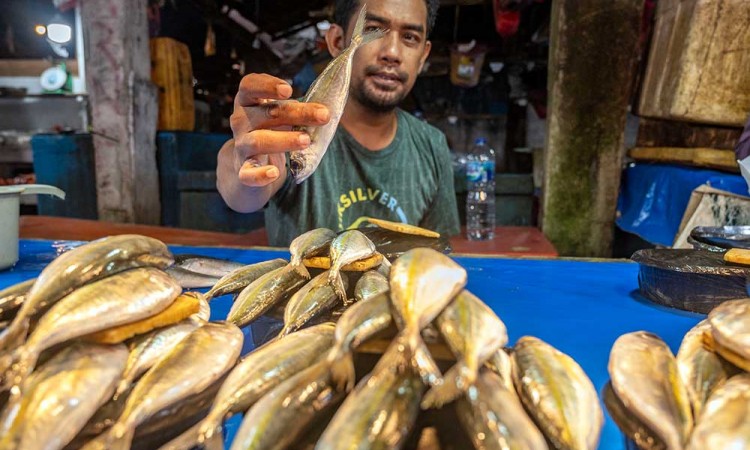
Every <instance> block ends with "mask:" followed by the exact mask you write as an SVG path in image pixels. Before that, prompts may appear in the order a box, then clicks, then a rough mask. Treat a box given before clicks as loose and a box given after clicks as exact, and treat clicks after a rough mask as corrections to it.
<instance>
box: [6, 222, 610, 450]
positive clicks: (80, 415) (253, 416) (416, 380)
mask: <svg viewBox="0 0 750 450" xmlns="http://www.w3.org/2000/svg"><path fill="white" fill-rule="evenodd" d="M374 222H376V221H372V222H371V223H374ZM378 225H380V228H379V229H387V228H388V227H392V228H393V224H378ZM395 228H397V230H395V231H394V233H401V234H407V235H409V234H412V235H414V234H415V233H421V234H422V235H423V236H421V237H420V239H421V238H429V239H433V240H436V237H435V236H427V235H426V234H427V233H426V230H425V232H424V233H423V232H422V231H421V230H419V229H416V228H414V227H403V226H401V227H395ZM367 230H368V229H362V230H361V231H360V230H348V231H345V232H342V233H339V234H336V233H334V232H332V231H330V230H327V229H316V230H312V231H309V232H307V233H304V234H302V235H300V236H299V237H297V238H296V239H295V240H294V241H293V242H292V244H291V246H290V254H291V258H290V259H289V260H288V261H287V260H285V259H273V260H269V261H263V262H259V263H255V264H250V265H244V264H236V263H230V262H226V261H222V260H216V259H210V258H203V257H192V256H191V257H182V258H180V259H179V261H178V263H176V264H175V263H174V261H175V259H177V258H175V257H174V256H173V255H172V254H171V253H170V252H169V250H168V249H167V248H166V246H164V244H163V243H161V242H159V241H157V240H154V239H151V238H147V237H143V236H133V235H129V236H115V237H110V238H105V239H102V240H99V241H94V242H91V243H89V244H86V245H83V246H80V247H77V248H75V249H73V250H70V251H68V252H66V253H64V254H62V255H61V256H59V257H58V258H57V259H55V260H54V261H53V262H52V263H50V264H49V265H48V266H47V267H46V268H45V269H44V270H43V271H42V272H41V274H40V275H39V277H38V278H36V279H35V280H29V281H28V282H25V283H21V284H19V285H16V286H12V287H10V288H8V289H5V290H3V291H0V318H2V320H5V321H6V323H7V324H6V325H2V326H0V376H2V379H1V380H0V381H1V382H0V389H2V391H3V392H4V394H2V395H0V407H2V413H1V415H0V449H16V448H18V449H21V448H22V449H27V448H29V449H36V448H40V449H41V448H44V449H63V448H65V449H74V448H83V449H88V450H91V449H126V448H138V449H140V448H144V449H146V448H147V449H151V448H163V449H190V448H207V449H219V448H223V439H224V437H223V427H224V423H225V421H226V420H227V419H228V418H229V417H231V416H233V415H236V414H244V417H243V420H242V424H241V426H240V428H239V430H238V431H237V434H236V436H235V439H234V441H233V442H232V444H231V448H232V449H285V448H290V449H291V448H294V449H297V448H310V449H313V448H314V449H318V450H327V449H338V448H341V449H344V448H346V449H350V448H357V449H369V448H389V449H390V448H393V449H398V448H404V447H405V446H409V447H410V448H411V447H414V446H415V445H416V441H415V439H417V438H419V436H418V434H419V433H418V431H419V430H420V425H419V424H418V420H419V419H420V418H424V417H429V415H430V414H435V412H434V411H439V412H441V413H445V414H452V415H453V416H457V418H458V422H459V423H460V425H461V427H460V429H461V430H462V431H461V433H462V434H461V436H462V437H463V439H464V441H463V447H461V446H459V447H456V448H467V447H468V446H471V445H472V444H473V446H474V447H475V448H477V449H505V448H510V449H547V448H557V449H582V450H583V449H595V448H596V447H597V445H598V441H599V435H600V432H601V428H602V425H603V420H604V419H603V414H602V411H601V409H600V407H599V401H598V398H597V395H596V390H595V388H594V387H593V385H592V383H591V381H590V380H589V379H588V378H587V376H586V375H585V373H584V372H583V370H582V369H581V368H580V366H579V365H578V364H577V363H576V362H575V361H574V360H573V359H572V358H570V357H569V356H567V355H565V354H563V353H562V352H560V351H558V350H557V349H555V348H553V347H552V346H550V345H549V344H547V343H545V342H543V341H542V340H540V339H538V338H535V337H531V336H526V337H522V338H520V339H519V340H518V341H517V343H516V345H515V346H514V347H512V348H509V347H507V344H508V335H507V330H506V327H505V325H504V323H503V322H502V321H501V319H500V318H499V317H497V315H496V314H495V313H494V312H493V311H492V310H491V309H490V308H489V307H487V305H485V304H484V303H483V302H482V301H481V300H480V299H479V298H478V297H476V296H475V295H473V294H472V293H471V292H469V291H468V290H466V289H465V286H466V282H467V273H466V271H465V270H464V269H463V268H462V267H461V266H460V265H459V264H457V263H456V262H455V261H453V260H452V259H451V258H449V257H447V256H446V255H444V254H443V253H441V252H440V251H436V250H435V249H431V248H413V249H409V250H406V249H405V248H403V247H400V250H399V251H398V255H399V256H398V257H396V258H393V259H389V258H388V257H385V256H384V254H383V253H381V252H380V251H379V250H380V249H382V248H379V247H378V244H377V243H374V242H373V241H372V240H371V239H369V238H368V234H367ZM391 236H393V235H391ZM408 241H409V239H408V238H407V239H406V240H401V239H400V238H399V239H396V240H393V239H389V242H408ZM399 245H402V244H399ZM389 248H390V249H391V250H393V247H389ZM208 278H212V279H215V281H214V280H211V281H209V280H208ZM184 286H205V287H210V289H208V290H207V292H205V294H201V293H199V292H196V291H190V292H183V291H182V288H183V287H184ZM221 296H233V297H234V299H233V303H232V306H231V310H230V312H229V314H228V316H227V317H226V320H225V321H216V322H210V321H209V315H210V308H209V302H210V301H212V300H213V299H215V298H217V297H221ZM269 315H271V316H273V315H276V316H277V317H280V319H281V322H283V323H282V324H281V325H280V327H279V329H278V332H277V333H275V335H274V336H272V337H271V338H270V339H269V340H268V341H267V342H266V343H264V344H263V345H261V346H259V347H258V348H256V349H255V350H254V351H252V352H251V353H249V354H247V355H245V356H243V357H240V353H241V349H242V347H243V333H242V331H241V328H243V327H247V326H251V325H252V324H253V323H254V322H256V321H257V320H258V319H260V318H261V317H263V316H269ZM451 425H453V424H451ZM426 429H427V428H425V430H426ZM437 431H438V435H439V437H440V438H441V439H442V438H443V435H448V436H450V435H456V427H455V425H453V426H448V427H447V429H446V430H444V431H445V433H443V434H441V433H440V431H441V430H437ZM423 434H424V433H423Z"/></svg>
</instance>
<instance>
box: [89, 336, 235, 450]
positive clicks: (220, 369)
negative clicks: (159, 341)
mask: <svg viewBox="0 0 750 450" xmlns="http://www.w3.org/2000/svg"><path fill="white" fill-rule="evenodd" d="M242 339H243V334H242V330H240V329H239V328H238V327H237V326H236V325H234V324H232V323H229V322H211V323H207V324H205V325H203V326H202V327H199V328H198V329H196V330H195V331H193V332H192V333H190V334H189V335H188V336H187V337H185V338H184V339H183V340H182V341H180V342H179V343H178V344H177V345H176V346H175V347H174V348H173V349H172V351H171V352H169V354H168V355H166V356H165V357H164V358H162V359H161V360H159V362H157V363H156V365H154V366H153V367H152V368H151V369H149V370H148V371H147V372H146V373H145V374H144V375H143V377H141V379H140V380H138V382H137V383H136V385H135V387H134V388H133V390H132V392H131V393H130V395H129V396H128V399H127V402H126V403H125V408H124V410H123V411H122V414H121V415H120V417H119V418H118V419H117V422H116V423H115V424H114V425H113V426H112V428H110V429H109V430H108V431H107V432H106V433H105V434H103V435H101V436H99V437H98V438H96V439H94V440H93V441H91V442H89V443H88V444H86V446H84V447H83V448H84V449H87V450H93V449H111V450H120V449H128V448H130V446H131V443H132V441H133V435H134V433H135V429H136V427H137V426H138V425H139V424H141V423H144V422H145V421H147V420H148V419H149V418H150V417H152V416H153V415H154V414H155V413H157V412H158V411H160V410H162V409H164V408H166V407H168V406H169V405H173V404H175V403H177V402H179V401H180V400H182V399H184V398H186V397H190V396H193V395H196V394H198V393H200V392H201V391H203V390H205V389H206V388H208V387H209V386H211V385H212V384H213V383H214V382H216V381H217V380H218V379H220V378H221V377H223V376H224V375H225V374H226V373H227V372H228V371H229V370H230V369H231V368H232V367H234V365H235V363H236V362H237V358H238V357H239V356H240V351H241V350H242Z"/></svg>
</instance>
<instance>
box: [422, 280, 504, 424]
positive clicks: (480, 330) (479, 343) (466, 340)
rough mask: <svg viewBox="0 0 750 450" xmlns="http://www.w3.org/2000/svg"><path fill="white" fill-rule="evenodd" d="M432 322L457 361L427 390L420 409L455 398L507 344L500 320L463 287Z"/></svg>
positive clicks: (464, 390) (441, 404) (440, 404)
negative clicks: (441, 378) (485, 363)
mask: <svg viewBox="0 0 750 450" xmlns="http://www.w3.org/2000/svg"><path fill="white" fill-rule="evenodd" d="M436 321H437V325H438V328H439V329H440V334H441V335H442V336H443V339H445V342H446V343H447V344H448V347H449V348H450V349H451V351H452V352H453V354H454V355H456V358H457V362H456V364H455V365H454V366H453V367H451V368H450V370H448V372H446V373H445V375H444V376H443V381H442V383H441V384H439V385H437V386H435V387H433V388H432V389H430V390H429V391H428V392H427V394H426V395H425V397H424V399H423V400H422V408H423V409H429V408H438V407H441V406H443V405H444V404H446V403H450V402H452V401H453V400H455V399H457V398H459V397H460V396H461V395H462V394H463V393H465V392H466V390H467V389H468V388H469V386H471V385H473V384H474V381H476V379H477V376H478V375H479V369H480V368H481V367H482V364H484V362H485V361H487V360H488V359H489V358H490V357H492V356H493V355H495V354H496V353H497V352H498V350H500V351H502V348H503V346H504V345H505V344H507V343H508V331H507V329H506V328H505V324H504V323H503V321H502V320H500V318H499V317H497V315H496V314H495V313H494V312H493V311H492V310H491V309H490V308H489V307H488V306H487V305H485V304H484V302H482V300H480V299H479V298H477V297H476V296H475V295H474V294H472V293H471V292H469V291H467V290H463V291H461V293H460V294H458V296H457V297H456V299H455V300H453V302H452V303H451V304H449V305H448V306H446V307H445V309H444V310H443V312H442V313H440V315H439V316H437V319H436Z"/></svg>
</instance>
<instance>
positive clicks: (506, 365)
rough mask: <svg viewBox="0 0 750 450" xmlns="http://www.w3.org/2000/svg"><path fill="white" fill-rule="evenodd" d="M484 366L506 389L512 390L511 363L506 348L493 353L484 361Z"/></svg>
mask: <svg viewBox="0 0 750 450" xmlns="http://www.w3.org/2000/svg"><path fill="white" fill-rule="evenodd" d="M484 366H485V367H486V368H488V369H489V370H491V371H492V372H494V373H495V375H497V376H498V377H499V379H500V381H501V382H502V384H503V386H505V387H506V389H508V390H511V391H512V390H514V389H515V387H513V363H512V362H511V360H510V354H509V353H508V350H506V349H500V350H498V351H496V352H495V354H494V355H492V356H490V358H489V359H488V360H487V361H485V362H484Z"/></svg>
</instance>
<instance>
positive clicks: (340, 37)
mask: <svg viewBox="0 0 750 450" xmlns="http://www.w3.org/2000/svg"><path fill="white" fill-rule="evenodd" d="M344 34H345V33H344V29H343V28H341V26H339V25H336V24H335V23H332V24H331V28H329V29H328V33H326V45H328V53H330V54H331V56H333V57H334V58H335V57H337V56H339V53H341V52H342V51H344V48H346V45H345V43H344V39H345V36H344Z"/></svg>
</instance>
